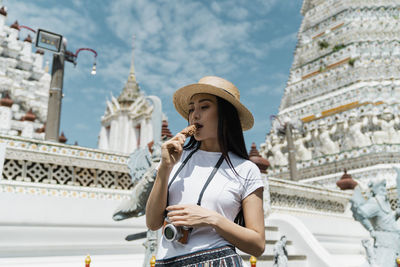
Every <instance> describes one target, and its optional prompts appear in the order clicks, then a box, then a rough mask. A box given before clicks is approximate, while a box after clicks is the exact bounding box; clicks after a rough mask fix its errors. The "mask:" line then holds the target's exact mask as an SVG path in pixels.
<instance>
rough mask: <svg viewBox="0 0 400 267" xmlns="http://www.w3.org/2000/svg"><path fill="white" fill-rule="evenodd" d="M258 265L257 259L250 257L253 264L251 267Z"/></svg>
mask: <svg viewBox="0 0 400 267" xmlns="http://www.w3.org/2000/svg"><path fill="white" fill-rule="evenodd" d="M256 263H257V258H256V257H254V256H251V257H250V264H251V267H256Z"/></svg>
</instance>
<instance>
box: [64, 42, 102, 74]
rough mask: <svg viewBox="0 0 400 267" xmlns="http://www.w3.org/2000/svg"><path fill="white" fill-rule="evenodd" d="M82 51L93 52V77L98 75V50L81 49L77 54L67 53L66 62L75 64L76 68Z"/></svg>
mask: <svg viewBox="0 0 400 267" xmlns="http://www.w3.org/2000/svg"><path fill="white" fill-rule="evenodd" d="M81 51H89V52H92V53H93V54H94V62H93V67H92V72H91V74H92V75H96V58H97V52H96V50H94V49H92V48H87V47H84V48H79V49H77V50H76V51H75V53H72V52H71V51H65V60H66V61H68V62H71V63H73V64H74V66H76V64H78V62H77V61H76V60H77V59H78V54H79V52H81Z"/></svg>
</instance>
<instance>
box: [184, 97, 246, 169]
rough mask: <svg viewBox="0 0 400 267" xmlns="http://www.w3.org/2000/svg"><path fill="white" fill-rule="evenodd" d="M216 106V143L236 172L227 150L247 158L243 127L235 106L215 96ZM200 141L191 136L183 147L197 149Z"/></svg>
mask: <svg viewBox="0 0 400 267" xmlns="http://www.w3.org/2000/svg"><path fill="white" fill-rule="evenodd" d="M217 106H218V133H217V134H218V143H219V147H220V149H221V152H222V155H223V156H224V158H225V160H226V162H227V163H228V166H229V167H230V168H231V169H232V171H233V172H234V173H235V174H236V175H238V173H237V172H236V170H235V168H234V166H233V164H232V161H231V159H230V157H229V154H228V152H229V151H231V152H232V153H235V154H236V155H237V156H239V157H241V158H243V159H249V154H248V153H247V150H246V144H245V142H244V137H243V129H242V125H241V124H240V119H239V114H238V112H237V110H236V108H235V107H234V106H233V105H232V104H231V103H229V102H228V101H226V100H225V99H223V98H220V97H218V96H217ZM200 145H201V141H197V140H196V139H195V138H194V137H193V136H192V137H190V140H189V142H188V143H187V144H186V145H185V146H184V147H183V149H185V150H190V149H193V148H195V149H198V148H199V147H200Z"/></svg>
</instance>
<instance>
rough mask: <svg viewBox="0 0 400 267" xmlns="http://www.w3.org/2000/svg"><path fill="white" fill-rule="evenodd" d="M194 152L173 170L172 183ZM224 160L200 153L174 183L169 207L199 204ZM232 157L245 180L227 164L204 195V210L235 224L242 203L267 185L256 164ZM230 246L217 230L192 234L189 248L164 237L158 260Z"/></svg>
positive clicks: (217, 155) (198, 230)
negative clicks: (176, 173) (215, 167)
mask: <svg viewBox="0 0 400 267" xmlns="http://www.w3.org/2000/svg"><path fill="white" fill-rule="evenodd" d="M190 152H191V150H190V151H189V150H184V151H183V153H182V157H181V159H180V161H179V162H178V163H177V164H176V165H175V166H174V168H173V169H172V172H171V175H170V177H169V180H171V179H172V177H173V176H174V174H175V172H176V171H177V170H178V168H179V166H180V165H181V164H182V161H183V160H184V159H185V158H186V157H187V156H188V155H189V154H190ZM220 156H221V153H220V152H208V151H204V150H198V151H196V152H195V153H194V154H193V155H192V157H191V158H190V159H189V161H188V162H187V163H186V165H185V166H184V167H183V169H182V170H181V172H180V173H179V174H178V176H177V177H176V179H175V181H174V182H173V183H172V185H171V187H170V189H169V200H168V205H176V204H196V203H197V200H198V198H199V195H200V192H201V190H202V189H203V186H204V184H205V182H206V181H207V179H208V177H209V176H210V174H211V172H212V170H213V168H214V166H215V164H216V163H217V162H218V159H219V158H220ZM229 157H230V159H231V161H232V164H233V166H234V167H235V170H236V171H237V173H238V174H239V175H240V176H241V177H237V176H236V175H235V174H234V173H233V171H232V170H231V168H230V167H229V165H228V164H227V162H226V161H225V160H224V161H223V163H222V164H221V167H219V169H218V172H217V173H216V174H215V176H214V178H213V179H212V180H211V182H210V184H209V185H208V187H207V188H206V190H205V191H204V194H203V198H202V200H201V206H202V207H204V208H206V209H210V210H214V211H217V212H218V213H220V214H222V215H223V216H225V217H226V218H228V219H229V220H231V221H233V220H234V219H235V217H236V215H237V214H238V212H239V210H240V208H241V202H242V200H243V199H244V198H246V197H247V196H248V195H250V194H251V193H252V192H254V191H255V190H256V189H257V188H260V187H263V186H264V183H263V181H262V179H261V175H260V170H259V169H258V167H257V166H256V165H255V164H254V163H253V162H251V161H249V160H245V159H243V158H240V157H239V156H237V155H235V154H233V153H231V152H229ZM228 244H229V242H228V241H226V240H225V239H224V238H222V237H221V236H220V235H219V234H218V233H217V232H216V231H215V229H214V228H212V227H208V226H207V227H198V228H194V229H193V230H192V232H191V233H190V234H189V239H188V243H187V244H181V243H180V242H176V241H174V242H169V241H167V240H165V239H164V237H161V240H160V242H159V246H158V252H157V259H167V258H171V257H175V256H179V255H183V254H187V253H191V252H195V251H199V250H203V249H209V248H213V247H219V246H224V245H228Z"/></svg>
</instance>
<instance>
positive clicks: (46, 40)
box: [35, 29, 63, 54]
mask: <svg viewBox="0 0 400 267" xmlns="http://www.w3.org/2000/svg"><path fill="white" fill-rule="evenodd" d="M62 39H63V37H62V35H60V34H57V33H53V32H49V31H46V30H43V29H39V30H38V32H37V34H36V44H35V45H36V47H39V48H43V49H46V50H49V51H51V52H53V53H57V54H58V53H60V52H61V47H62Z"/></svg>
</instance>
